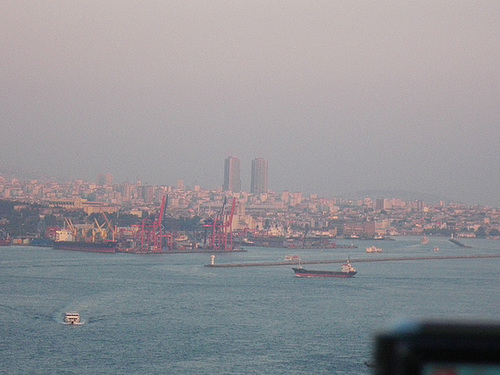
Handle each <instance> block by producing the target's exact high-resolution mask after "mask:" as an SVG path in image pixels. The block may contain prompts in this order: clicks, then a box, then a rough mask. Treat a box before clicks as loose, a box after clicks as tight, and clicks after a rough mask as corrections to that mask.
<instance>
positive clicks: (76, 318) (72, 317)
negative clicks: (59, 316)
mask: <svg viewBox="0 0 500 375" xmlns="http://www.w3.org/2000/svg"><path fill="white" fill-rule="evenodd" d="M63 322H64V324H82V320H81V317H80V314H79V313H77V312H67V313H65V314H64V319H63Z"/></svg>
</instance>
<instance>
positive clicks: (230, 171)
mask: <svg viewBox="0 0 500 375" xmlns="http://www.w3.org/2000/svg"><path fill="white" fill-rule="evenodd" d="M223 189H224V191H230V192H233V193H238V192H240V191H241V178H240V159H238V158H236V157H234V156H228V157H227V158H226V160H225V161H224V186H223Z"/></svg>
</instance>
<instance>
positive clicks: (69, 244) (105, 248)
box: [54, 241, 118, 253]
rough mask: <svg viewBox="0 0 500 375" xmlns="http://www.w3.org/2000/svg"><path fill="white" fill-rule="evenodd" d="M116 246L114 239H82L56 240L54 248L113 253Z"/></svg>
mask: <svg viewBox="0 0 500 375" xmlns="http://www.w3.org/2000/svg"><path fill="white" fill-rule="evenodd" d="M117 247H118V243H117V242H116V241H105V242H84V241H56V242H54V249H58V250H73V251H89V252H93V253H115V252H116V249H117Z"/></svg>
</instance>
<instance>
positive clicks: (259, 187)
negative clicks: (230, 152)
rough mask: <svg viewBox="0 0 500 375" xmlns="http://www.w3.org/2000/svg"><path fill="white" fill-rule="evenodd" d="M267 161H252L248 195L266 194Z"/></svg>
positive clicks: (258, 159)
mask: <svg viewBox="0 0 500 375" xmlns="http://www.w3.org/2000/svg"><path fill="white" fill-rule="evenodd" d="M267 177H268V169H267V160H264V159H263V158H256V159H253V160H252V175H251V183H250V193H252V194H261V193H267Z"/></svg>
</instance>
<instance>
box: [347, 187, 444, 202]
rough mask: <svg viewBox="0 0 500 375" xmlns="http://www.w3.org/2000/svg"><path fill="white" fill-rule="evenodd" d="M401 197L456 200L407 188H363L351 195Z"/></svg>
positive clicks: (421, 199) (407, 198)
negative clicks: (407, 189)
mask: <svg viewBox="0 0 500 375" xmlns="http://www.w3.org/2000/svg"><path fill="white" fill-rule="evenodd" d="M367 197H369V198H374V199H377V198H399V199H402V200H404V201H407V202H408V201H416V200H419V201H423V202H426V203H439V201H445V202H454V200H452V199H449V198H446V197H443V196H440V195H438V194H429V193H418V192H415V191H406V190H361V191H357V192H355V193H353V194H352V196H350V198H352V199H362V198H367Z"/></svg>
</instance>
